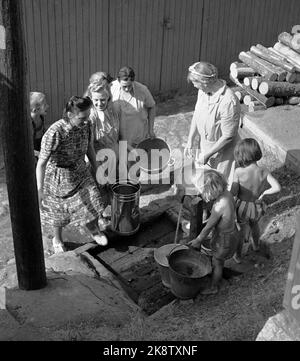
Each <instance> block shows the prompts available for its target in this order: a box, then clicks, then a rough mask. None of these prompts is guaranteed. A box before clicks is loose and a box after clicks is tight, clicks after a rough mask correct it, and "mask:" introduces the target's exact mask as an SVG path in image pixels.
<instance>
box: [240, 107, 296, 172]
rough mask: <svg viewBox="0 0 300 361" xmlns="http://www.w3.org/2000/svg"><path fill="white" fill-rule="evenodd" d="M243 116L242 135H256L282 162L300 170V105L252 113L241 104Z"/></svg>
mask: <svg viewBox="0 0 300 361" xmlns="http://www.w3.org/2000/svg"><path fill="white" fill-rule="evenodd" d="M242 120H243V128H242V129H241V130H240V134H241V136H242V137H245V136H253V137H255V138H256V139H257V140H258V141H259V142H260V143H262V145H263V147H264V148H265V149H267V150H269V151H271V152H272V153H273V154H274V156H275V157H276V158H277V160H278V162H279V163H280V164H282V165H283V164H285V165H287V166H289V167H290V168H292V169H293V170H294V171H295V172H297V173H298V174H300V107H298V106H291V105H283V106H277V107H272V108H269V109H267V110H259V111H256V112H253V113H249V112H246V111H245V108H244V107H242Z"/></svg>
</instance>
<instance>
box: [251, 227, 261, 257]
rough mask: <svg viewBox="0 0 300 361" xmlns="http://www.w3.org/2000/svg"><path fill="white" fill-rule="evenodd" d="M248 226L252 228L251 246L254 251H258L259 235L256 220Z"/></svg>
mask: <svg viewBox="0 0 300 361" xmlns="http://www.w3.org/2000/svg"><path fill="white" fill-rule="evenodd" d="M250 227H251V230H252V238H253V245H252V247H253V250H254V251H258V250H259V236H260V232H259V226H258V222H251V223H250Z"/></svg>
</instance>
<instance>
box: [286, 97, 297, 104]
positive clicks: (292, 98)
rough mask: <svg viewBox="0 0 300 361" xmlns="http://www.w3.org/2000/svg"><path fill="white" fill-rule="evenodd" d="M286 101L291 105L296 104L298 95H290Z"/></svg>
mask: <svg viewBox="0 0 300 361" xmlns="http://www.w3.org/2000/svg"><path fill="white" fill-rule="evenodd" d="M287 102H288V104H291V105H298V104H299V103H300V97H290V98H288V100H287Z"/></svg>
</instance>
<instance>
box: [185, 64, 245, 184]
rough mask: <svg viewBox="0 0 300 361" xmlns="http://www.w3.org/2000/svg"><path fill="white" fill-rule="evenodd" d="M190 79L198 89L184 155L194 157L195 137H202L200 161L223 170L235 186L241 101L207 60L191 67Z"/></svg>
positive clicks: (226, 177)
mask: <svg viewBox="0 0 300 361" xmlns="http://www.w3.org/2000/svg"><path fill="white" fill-rule="evenodd" d="M188 80H189V81H191V82H192V83H193V85H194V87H195V88H197V89H198V99H197V104H196V107H195V112H194V115H193V118H192V123H191V127H190V132H189V136H188V142H187V145H186V147H185V151H184V155H185V156H187V157H190V156H192V144H193V140H194V138H195V136H196V134H197V133H198V134H199V136H200V144H199V149H197V151H196V159H195V161H196V164H198V165H204V164H207V165H209V166H210V167H211V168H214V169H216V170H218V171H219V172H220V173H222V174H223V175H224V177H225V179H226V181H227V182H228V186H229V188H230V187H231V183H232V178H233V172H234V156H233V150H234V147H235V145H236V143H237V141H238V138H239V136H238V127H239V121H240V104H239V101H238V99H237V98H236V96H235V95H234V93H233V92H232V90H231V89H230V88H229V87H228V86H227V85H226V82H225V81H224V80H221V79H218V71H217V68H216V67H215V66H214V65H212V64H209V63H206V62H197V63H195V64H193V65H191V66H190V67H189V73H188Z"/></svg>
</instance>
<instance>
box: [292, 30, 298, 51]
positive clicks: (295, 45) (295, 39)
mask: <svg viewBox="0 0 300 361" xmlns="http://www.w3.org/2000/svg"><path fill="white" fill-rule="evenodd" d="M291 44H292V47H293V49H294V50H296V51H297V52H298V53H299V52H300V34H295V35H294V36H293V39H292V41H291Z"/></svg>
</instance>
